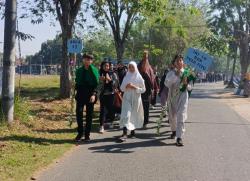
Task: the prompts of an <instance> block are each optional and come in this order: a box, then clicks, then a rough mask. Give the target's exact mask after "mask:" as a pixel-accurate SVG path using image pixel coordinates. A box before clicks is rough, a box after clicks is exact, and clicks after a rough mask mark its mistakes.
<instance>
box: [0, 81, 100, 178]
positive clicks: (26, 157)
mask: <svg viewBox="0 0 250 181" xmlns="http://www.w3.org/2000/svg"><path fill="white" fill-rule="evenodd" d="M16 82H17V81H16ZM21 83H22V85H21V88H22V89H21V90H22V91H21V98H20V99H16V101H15V120H16V121H15V123H14V124H13V125H12V126H8V125H7V124H4V123H3V122H1V124H0V180H1V181H2V180H4V181H9V180H11V181H12V180H18V181H22V180H27V179H29V178H30V177H31V176H32V175H33V174H34V172H35V171H37V170H39V169H41V168H43V167H45V166H47V165H48V164H50V163H52V162H53V160H54V159H56V158H59V157H61V156H62V155H63V153H65V152H66V151H67V150H69V149H70V148H72V146H74V145H75V144H74V142H73V141H72V140H73V138H74V137H75V135H76V130H75V127H76V123H75V122H74V124H73V125H72V127H69V121H68V119H69V115H70V114H69V110H70V100H69V99H67V100H59V99H55V98H57V97H58V92H59V77H58V76H33V77H31V76H25V77H23V79H22V82H21ZM94 117H98V112H97V111H96V112H95V116H94ZM97 127H98V122H97V120H96V121H95V122H94V124H93V130H94V131H96V130H97Z"/></svg>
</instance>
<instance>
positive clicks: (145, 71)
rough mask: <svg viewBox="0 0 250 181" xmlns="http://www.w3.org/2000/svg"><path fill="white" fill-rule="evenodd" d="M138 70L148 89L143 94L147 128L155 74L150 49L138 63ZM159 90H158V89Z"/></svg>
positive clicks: (144, 125)
mask: <svg viewBox="0 0 250 181" xmlns="http://www.w3.org/2000/svg"><path fill="white" fill-rule="evenodd" d="M138 70H139V72H140V74H141V76H142V78H143V79H144V82H145V87H146V91H145V92H144V93H143V94H142V103H143V109H144V123H143V127H144V128H146V127H147V124H148V122H149V106H150V103H151V96H152V93H153V89H154V87H155V86H154V83H155V75H154V71H153V69H152V67H151V65H150V64H149V61H148V51H144V53H143V59H142V61H141V62H140V63H139V64H138ZM156 91H157V90H156Z"/></svg>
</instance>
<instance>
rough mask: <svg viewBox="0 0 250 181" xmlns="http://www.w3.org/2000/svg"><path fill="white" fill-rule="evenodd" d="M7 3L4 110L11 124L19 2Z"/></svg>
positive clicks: (10, 0)
mask: <svg viewBox="0 0 250 181" xmlns="http://www.w3.org/2000/svg"><path fill="white" fill-rule="evenodd" d="M5 3H6V4H5V26H4V58H3V86H2V109H3V114H4V118H5V119H6V120H7V121H8V123H9V124H11V123H12V122H13V119H14V88H15V87H14V85H15V54H16V49H15V44H16V17H17V14H16V11H17V1H16V0H8V1H6V2H5Z"/></svg>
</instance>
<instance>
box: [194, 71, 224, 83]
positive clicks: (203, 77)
mask: <svg viewBox="0 0 250 181" xmlns="http://www.w3.org/2000/svg"><path fill="white" fill-rule="evenodd" d="M197 78H198V80H197V81H198V82H199V83H213V82H219V81H224V80H225V74H223V73H215V72H207V73H205V72H200V73H198V75H197Z"/></svg>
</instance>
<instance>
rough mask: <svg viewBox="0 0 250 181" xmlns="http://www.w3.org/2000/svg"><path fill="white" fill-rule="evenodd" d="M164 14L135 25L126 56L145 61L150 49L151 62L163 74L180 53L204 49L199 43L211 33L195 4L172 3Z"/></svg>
mask: <svg viewBox="0 0 250 181" xmlns="http://www.w3.org/2000/svg"><path fill="white" fill-rule="evenodd" d="M199 9H202V8H199ZM161 11H162V12H161V15H160V16H159V14H158V13H156V14H153V15H152V14H151V15H149V16H147V15H144V17H143V19H141V20H139V21H137V22H136V23H135V24H134V26H133V27H132V29H131V31H130V34H129V37H130V38H129V40H128V42H127V44H126V45H127V47H126V51H125V55H126V56H131V55H132V58H135V59H141V56H142V51H143V49H145V48H147V49H149V51H150V55H151V56H150V61H151V63H152V65H154V66H157V67H158V69H159V71H161V70H163V69H165V68H166V66H167V64H168V63H170V62H171V60H172V58H173V56H174V55H175V54H176V53H184V51H185V50H186V48H188V47H193V46H194V47H201V46H200V42H199V41H197V40H198V39H199V38H200V36H201V35H203V34H204V33H206V32H207V31H208V29H207V25H206V21H205V18H204V17H203V13H202V10H198V7H196V6H195V5H193V4H185V3H183V2H176V1H169V2H168V4H167V5H166V6H165V8H162V10H161ZM131 52H132V53H131Z"/></svg>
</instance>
